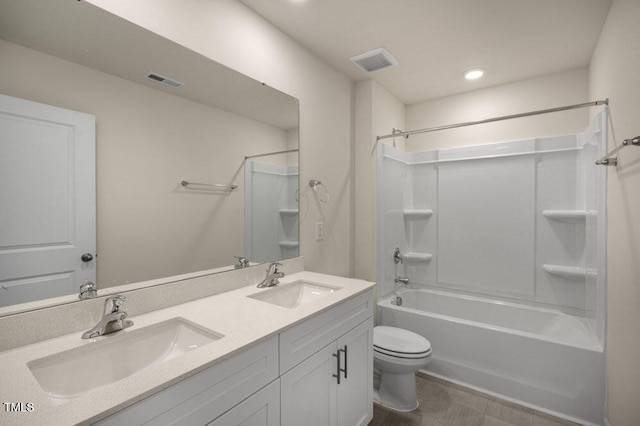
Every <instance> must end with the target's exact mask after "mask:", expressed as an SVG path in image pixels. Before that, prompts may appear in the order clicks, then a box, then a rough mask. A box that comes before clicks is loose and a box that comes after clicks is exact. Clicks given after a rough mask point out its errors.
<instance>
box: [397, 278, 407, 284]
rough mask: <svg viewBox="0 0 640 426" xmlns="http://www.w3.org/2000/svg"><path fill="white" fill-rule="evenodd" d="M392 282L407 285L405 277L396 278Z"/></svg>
mask: <svg viewBox="0 0 640 426" xmlns="http://www.w3.org/2000/svg"><path fill="white" fill-rule="evenodd" d="M394 281H395V282H396V283H398V284H404V285H408V284H409V278H407V277H396V278H395V280H394Z"/></svg>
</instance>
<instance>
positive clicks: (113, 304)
mask: <svg viewBox="0 0 640 426" xmlns="http://www.w3.org/2000/svg"><path fill="white" fill-rule="evenodd" d="M125 300H127V297H126V296H123V295H121V294H116V295H115V296H110V297H107V298H106V299H105V300H104V313H105V314H113V313H115V312H120V307H121V306H122V304H123V303H124V301H125Z"/></svg>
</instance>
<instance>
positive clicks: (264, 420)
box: [208, 380, 280, 426]
mask: <svg viewBox="0 0 640 426" xmlns="http://www.w3.org/2000/svg"><path fill="white" fill-rule="evenodd" d="M279 424H280V381H279V380H276V381H274V382H273V383H271V384H270V385H267V386H265V387H264V388H262V390H260V391H258V392H256V393H255V394H253V395H251V396H250V397H249V398H247V399H245V400H244V401H242V402H241V403H240V404H238V405H236V406H235V407H233V408H232V409H231V410H229V411H227V412H226V413H224V414H223V415H222V416H220V417H218V418H217V419H215V420H214V421H212V422H211V423H208V425H209V426H232V425H233V426H278V425H279Z"/></svg>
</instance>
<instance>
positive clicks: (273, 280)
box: [258, 262, 284, 288]
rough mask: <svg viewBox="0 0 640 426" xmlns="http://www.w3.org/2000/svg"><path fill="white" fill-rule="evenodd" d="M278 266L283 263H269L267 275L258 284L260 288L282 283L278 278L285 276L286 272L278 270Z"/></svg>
mask: <svg viewBox="0 0 640 426" xmlns="http://www.w3.org/2000/svg"><path fill="white" fill-rule="evenodd" d="M278 266H282V263H278V262H273V263H271V264H270V265H269V269H267V276H266V277H264V280H262V281H261V282H260V284H258V288H262V287H271V286H274V285H277V284H280V281H278V279H279V278H282V277H284V272H280V271H278Z"/></svg>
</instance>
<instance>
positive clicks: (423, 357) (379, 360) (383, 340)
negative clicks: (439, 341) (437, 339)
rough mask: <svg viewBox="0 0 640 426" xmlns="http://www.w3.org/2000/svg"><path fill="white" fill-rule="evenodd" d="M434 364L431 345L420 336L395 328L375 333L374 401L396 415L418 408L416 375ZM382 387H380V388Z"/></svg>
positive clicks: (384, 328)
mask: <svg viewBox="0 0 640 426" xmlns="http://www.w3.org/2000/svg"><path fill="white" fill-rule="evenodd" d="M430 360H431V343H429V341H428V340H427V339H425V338H424V337H422V336H420V335H419V334H416V333H413V332H411V331H409V330H404V329H402V328H396V327H386V326H377V327H374V329H373V366H374V369H375V374H376V376H377V375H378V374H379V380H377V378H378V377H376V380H374V391H373V399H374V401H375V402H377V403H378V404H380V405H383V406H385V407H387V408H391V409H392V410H396V411H412V410H415V409H416V408H418V398H417V395H416V377H415V372H416V371H418V370H419V369H421V368H425V367H426V366H427V364H428V363H429V361H430ZM378 383H379V386H378Z"/></svg>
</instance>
